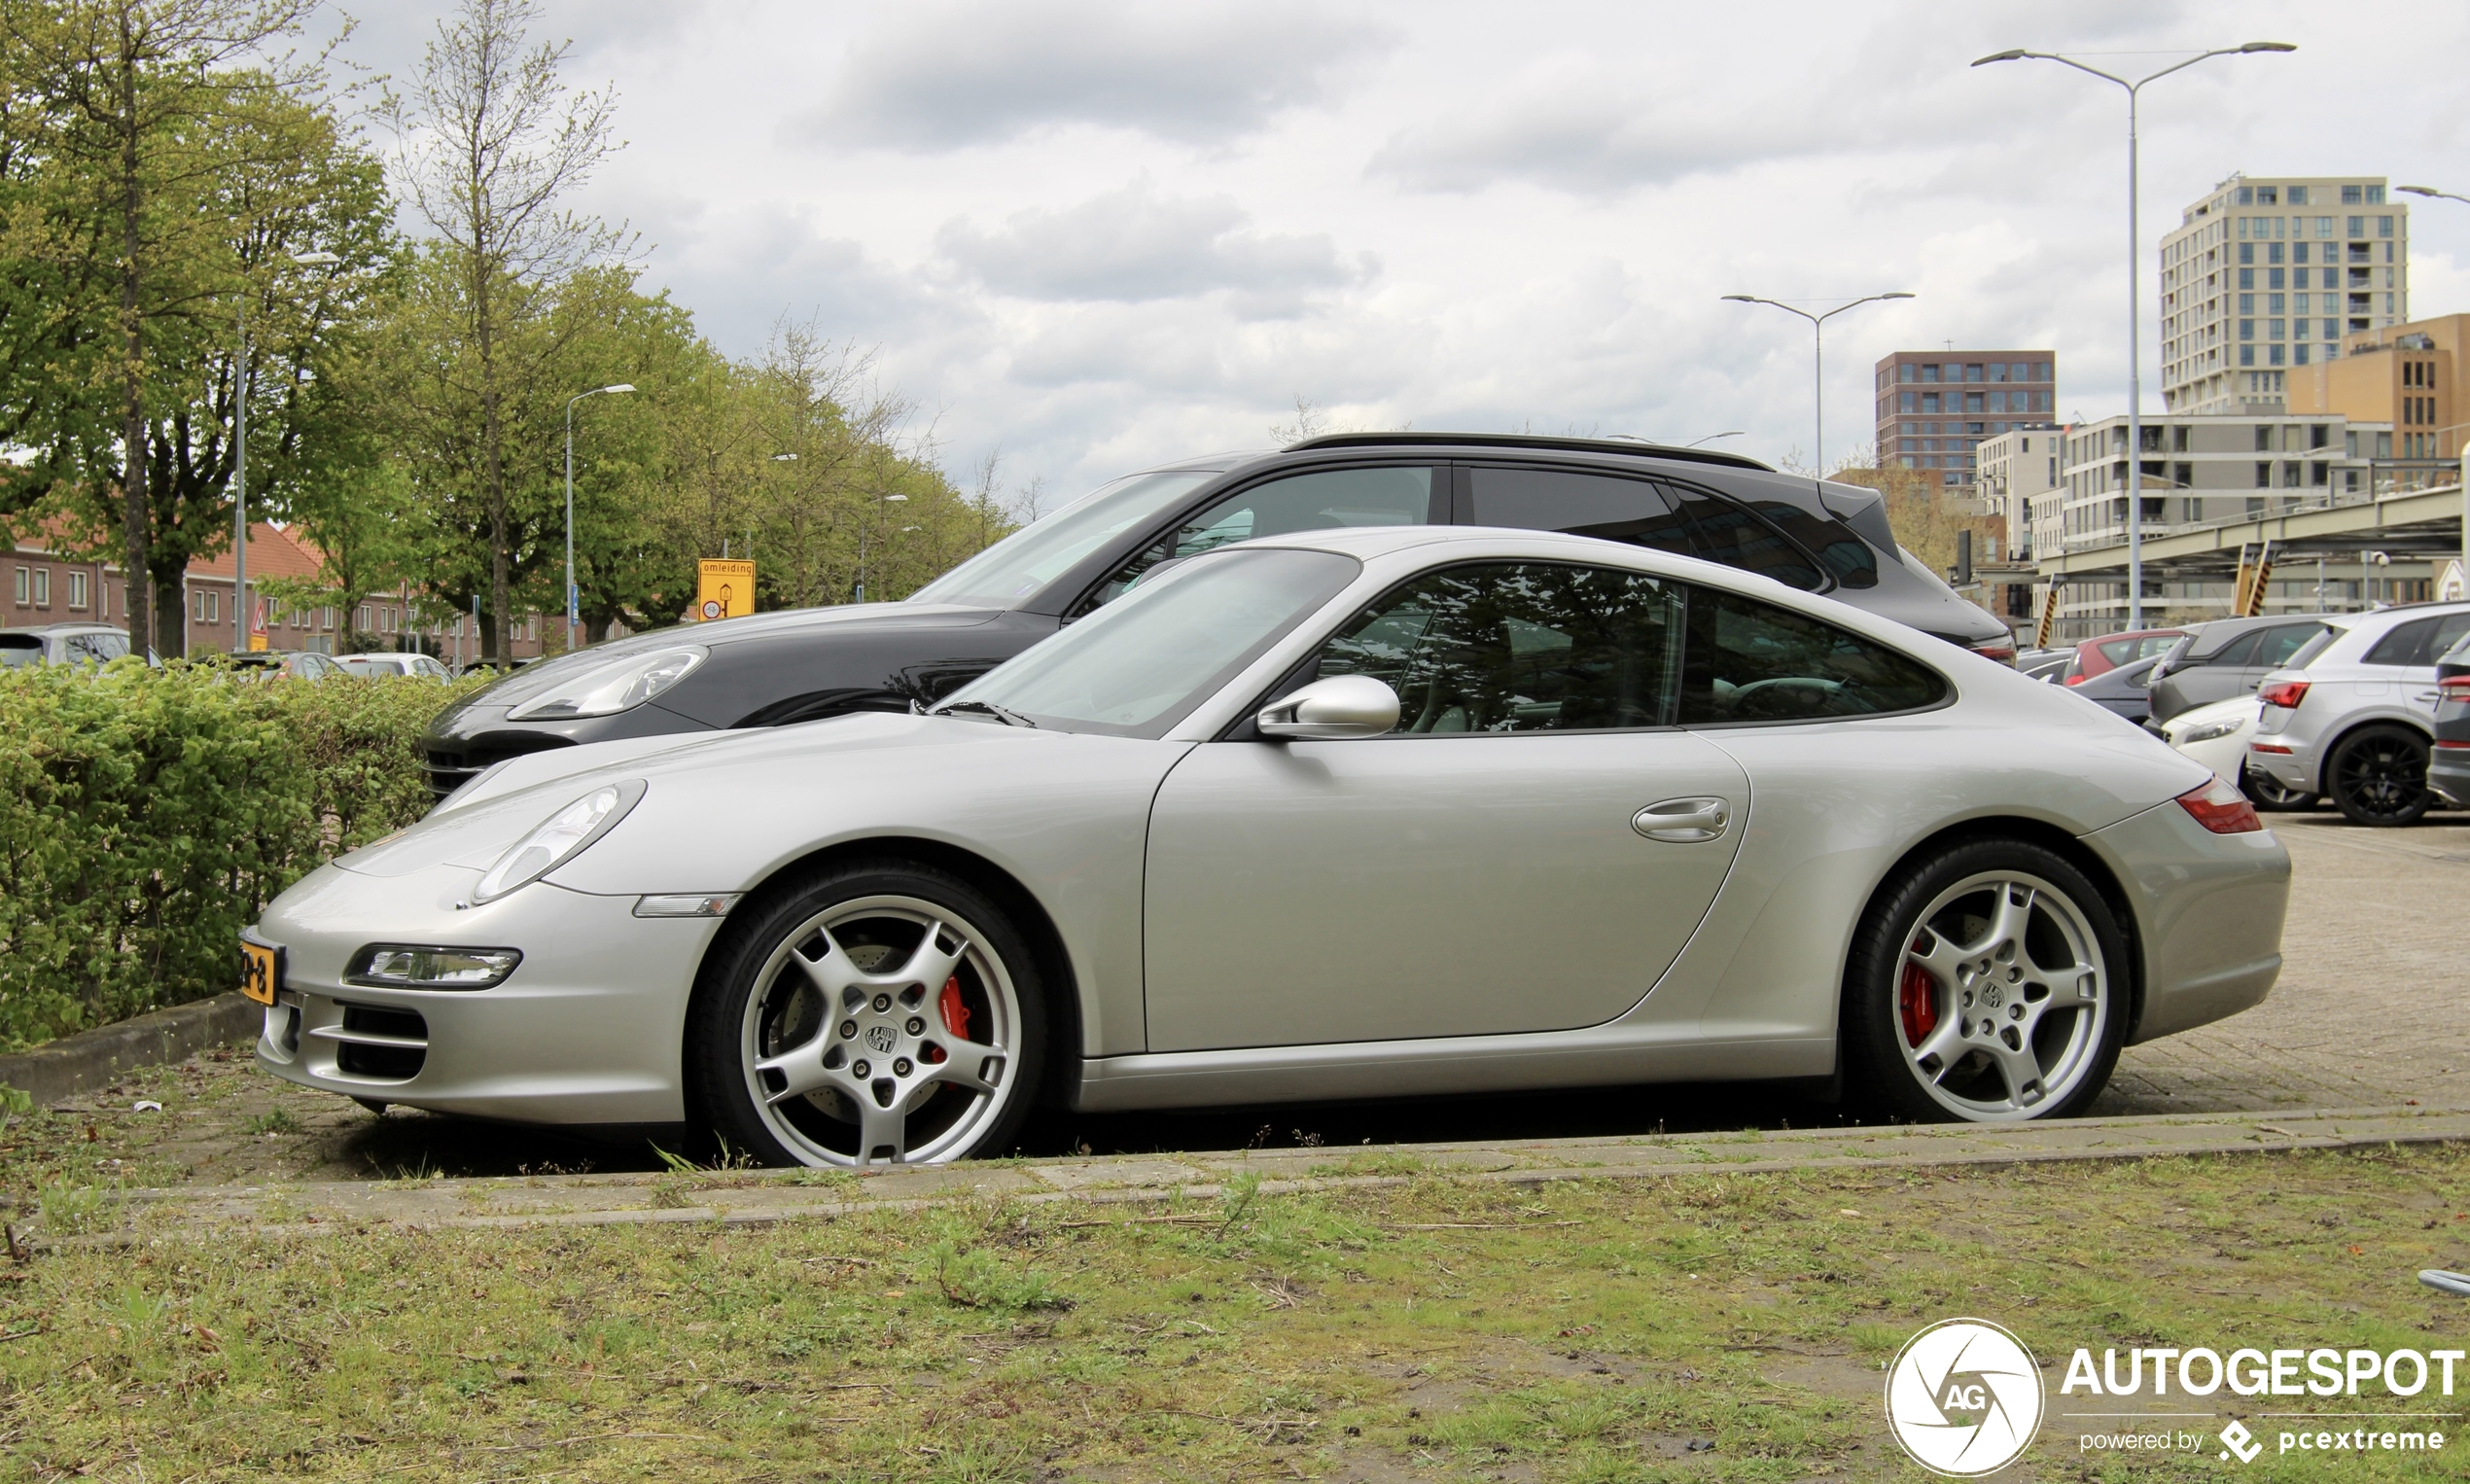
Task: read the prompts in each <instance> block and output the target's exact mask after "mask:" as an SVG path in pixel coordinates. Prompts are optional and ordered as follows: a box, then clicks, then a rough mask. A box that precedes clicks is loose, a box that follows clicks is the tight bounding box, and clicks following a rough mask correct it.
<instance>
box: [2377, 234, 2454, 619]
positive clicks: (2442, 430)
mask: <svg viewBox="0 0 2470 1484" xmlns="http://www.w3.org/2000/svg"><path fill="white" fill-rule="evenodd" d="M2393 189H2395V190H2397V191H2402V192H2406V193H2408V194H2411V195H2426V196H2433V197H2434V198H2436V199H2437V200H2440V201H2459V202H2461V203H2462V204H2464V205H2470V195H2455V194H2452V192H2450V191H2438V190H2435V189H2434V188H2433V187H2429V186H2396V187H2394V188H2393ZM2450 432H2452V428H2438V429H2437V430H2436V433H2437V435H2438V436H2439V437H2442V436H2443V435H2444V434H2447V433H2450ZM2461 570H2462V571H2463V572H2465V573H2470V447H2465V448H2463V449H2462V452H2461Z"/></svg>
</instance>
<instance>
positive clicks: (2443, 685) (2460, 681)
mask: <svg viewBox="0 0 2470 1484" xmlns="http://www.w3.org/2000/svg"><path fill="white" fill-rule="evenodd" d="M2436 694H2437V695H2438V696H2440V697H2442V698H2443V699H2445V700H2448V701H2470V675H2450V676H2447V677H2446V678H2444V679H2443V680H2440V681H2438V682H2436Z"/></svg>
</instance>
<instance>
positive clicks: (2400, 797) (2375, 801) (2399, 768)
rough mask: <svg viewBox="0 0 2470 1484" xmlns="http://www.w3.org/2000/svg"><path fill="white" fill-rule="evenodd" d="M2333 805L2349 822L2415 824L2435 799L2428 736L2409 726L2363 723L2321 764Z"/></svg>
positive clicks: (2387, 826)
mask: <svg viewBox="0 0 2470 1484" xmlns="http://www.w3.org/2000/svg"><path fill="white" fill-rule="evenodd" d="M2324 771H2325V775H2326V779H2327V781H2328V782H2329V783H2330V785H2331V788H2330V791H2329V792H2330V793H2331V795H2332V797H2333V803H2334V806H2335V807H2337V808H2339V809H2340V810H2341V811H2342V814H2343V816H2344V817H2345V818H2346V819H2347V820H2348V821H2349V822H2350V823H2351V824H2353V825H2371V826H2377V827H2380V828H2390V827H2392V826H2396V825H2413V824H2417V822H2418V817H2419V816H2420V815H2422V814H2425V813H2426V812H2427V810H2428V808H2429V807H2430V806H2431V805H2433V804H2434V802H2435V795H2432V794H2430V793H2428V792H2427V739H2426V738H2425V737H2423V736H2421V735H2419V734H2418V733H2417V732H2416V731H2413V730H2412V729H2411V728H2409V727H2407V726H2367V727H2362V728H2360V729H2359V730H2357V731H2355V732H2352V733H2351V734H2350V735H2348V736H2346V737H2345V738H2343V739H2342V744H2341V746H2339V747H2337V748H2335V749H2334V750H2333V760H2332V761H2331V762H2329V763H2327V764H2326V765H2325V769H2324Z"/></svg>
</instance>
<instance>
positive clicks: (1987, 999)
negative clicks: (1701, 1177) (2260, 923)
mask: <svg viewBox="0 0 2470 1484" xmlns="http://www.w3.org/2000/svg"><path fill="white" fill-rule="evenodd" d="M1998 999H1999V992H1998V986H1997V985H1996V984H1995V983H1993V984H1991V985H1989V986H1987V987H1986V988H1984V989H1983V990H1982V992H1981V1003H1982V1004H1984V1005H1986V1006H1989V1007H1991V1008H1992V1009H1996V1008H1997V1007H1998ZM867 1039H868V1040H869V1041H871V1040H873V1033H872V1032H869V1033H867Z"/></svg>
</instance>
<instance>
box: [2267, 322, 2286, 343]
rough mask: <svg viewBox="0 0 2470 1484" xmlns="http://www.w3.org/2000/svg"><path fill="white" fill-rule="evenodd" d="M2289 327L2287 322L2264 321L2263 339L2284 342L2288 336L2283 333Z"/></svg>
mask: <svg viewBox="0 0 2470 1484" xmlns="http://www.w3.org/2000/svg"><path fill="white" fill-rule="evenodd" d="M2289 327H2290V322H2289V321H2287V320H2266V321H2265V322H2264V337H2265V338H2266V339H2268V340H2286V339H2288V338H2289V336H2287V335H2285V334H2284V333H2283V332H2284V331H2286V330H2288V329H2289Z"/></svg>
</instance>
